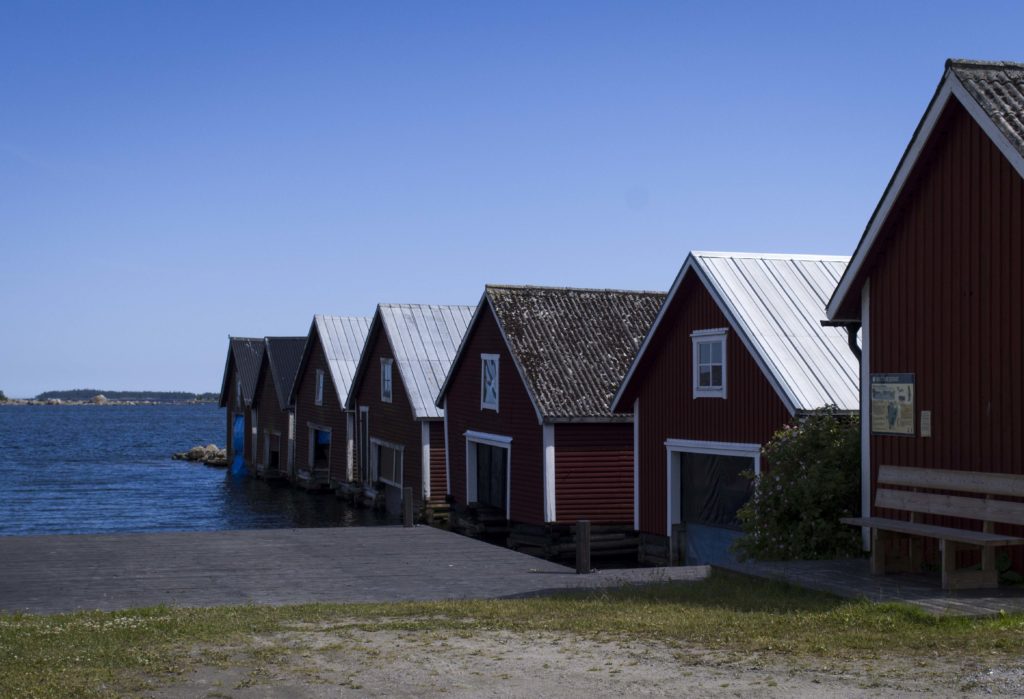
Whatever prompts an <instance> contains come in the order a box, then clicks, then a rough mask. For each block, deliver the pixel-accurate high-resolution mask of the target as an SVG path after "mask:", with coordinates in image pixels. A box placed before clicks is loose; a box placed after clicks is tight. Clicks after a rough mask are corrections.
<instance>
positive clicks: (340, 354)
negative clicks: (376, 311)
mask: <svg viewBox="0 0 1024 699" xmlns="http://www.w3.org/2000/svg"><path fill="white" fill-rule="evenodd" d="M370 320H371V319H370V318H357V317H352V316H325V315H317V316H314V317H313V324H314V325H315V326H316V330H317V334H318V335H319V336H320V344H321V346H322V347H323V349H324V354H325V355H326V357H327V365H328V367H330V371H331V380H332V381H333V382H334V386H335V388H336V389H337V391H338V400H339V401H340V403H341V404H342V405H345V403H346V402H347V400H348V391H349V389H350V388H351V387H352V377H353V376H355V373H356V365H357V364H358V363H359V355H360V354H362V352H363V345H364V344H365V343H366V334H367V333H368V332H369V330H370Z"/></svg>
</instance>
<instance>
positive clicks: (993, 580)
mask: <svg viewBox="0 0 1024 699" xmlns="http://www.w3.org/2000/svg"><path fill="white" fill-rule="evenodd" d="M883 486H899V487H900V489H896V488H893V487H883ZM922 489H924V490H931V491H935V490H942V491H947V492H956V493H972V494H973V495H971V496H965V495H947V494H942V493H935V492H921V490H922ZM994 495H1000V496H1010V497H1024V476H1018V475H1014V474H1007V473H984V472H976V471H946V470H941V469H931V468H911V467H907V466H880V467H879V469H878V488H877V491H876V493H875V507H876V508H885V509H889V510H901V511H904V512H909V513H910V520H909V521H907V520H902V519H889V518H886V517H845V518H843V519H842V520H841V521H842V522H843V523H845V524H853V525H856V526H860V527H870V528H871V572H872V573H874V574H875V575H884V574H885V573H886V572H887V571H889V572H895V571H897V570H900V571H909V572H919V571H920V569H921V544H922V541H921V538H922V537H926V538H932V539H938V540H939V541H940V542H941V548H942V587H943V589H945V590H962V589H969V588H987V587H996V586H998V585H999V573H998V571H997V570H996V552H995V549H996V547H997V546H1019V545H1024V537H1018V536H1007V535H1005V534H996V533H995V524H996V523H1000V524H1017V525H1024V503H1021V502H1010V501H1008V500H996V499H994V498H993V497H992V496H994ZM979 496H980V497H979ZM924 514H930V515H940V516H947V517H961V518H964V519H974V520H979V521H981V522H982V529H981V531H977V530H974V529H957V528H955V527H942V526H938V525H934V524H923V523H922V522H921V521H920V520H921V515H924ZM894 535H895V536H894ZM896 538H907V539H909V555H908V556H906V557H903V558H895V559H894V558H893V557H891V556H887V552H886V548H887V547H886V542H887V541H889V540H892V539H896ZM965 546H971V547H980V548H981V570H958V569H957V567H956V553H957V551H958V550H960V549H961V548H963V547H965Z"/></svg>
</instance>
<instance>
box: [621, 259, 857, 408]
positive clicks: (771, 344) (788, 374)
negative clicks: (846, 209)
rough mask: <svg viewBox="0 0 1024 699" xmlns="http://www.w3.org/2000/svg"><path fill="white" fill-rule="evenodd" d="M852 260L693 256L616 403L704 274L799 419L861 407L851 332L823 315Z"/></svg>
mask: <svg viewBox="0 0 1024 699" xmlns="http://www.w3.org/2000/svg"><path fill="white" fill-rule="evenodd" d="M849 260H850V258H848V257H833V256H820V255H759V254H749V253H727V252H692V253H690V255H689V256H688V257H687V258H686V262H685V263H684V264H683V267H682V269H680V270H679V274H678V275H677V276H676V279H675V282H674V283H673V284H672V288H671V290H670V291H669V294H668V299H667V300H666V301H665V304H664V305H663V306H662V308H661V310H660V311H659V313H658V318H657V320H655V322H654V325H653V326H652V327H651V331H650V333H648V335H647V337H646V338H645V339H644V344H643V347H642V348H641V349H640V351H639V352H638V353H637V356H636V358H635V359H634V360H633V363H632V366H631V367H630V368H629V371H628V373H627V374H626V378H625V380H623V382H622V386H621V387H620V388H619V390H618V392H617V393H616V395H615V399H614V401H613V403H612V405H613V407H614V408H616V409H618V410H629V406H627V405H620V403H621V401H622V398H623V395H624V394H625V393H626V391H627V390H628V389H629V385H630V382H631V381H633V379H634V376H635V372H636V369H637V366H638V365H639V364H640V361H641V359H642V358H643V356H644V354H645V353H646V352H648V351H653V350H651V348H650V345H651V343H652V340H653V338H654V337H655V334H656V333H657V330H658V328H659V326H660V325H661V323H662V321H663V320H664V317H665V315H666V313H667V312H668V308H669V306H670V305H671V304H672V300H673V299H674V298H675V296H676V294H677V293H678V292H679V288H680V285H681V284H682V282H683V279H685V277H686V275H688V274H695V275H697V277H698V279H700V281H701V282H702V283H703V284H704V286H705V287H706V288H707V290H708V292H709V293H710V294H711V296H712V298H713V299H714V300H715V303H716V304H718V307H719V308H720V309H721V310H722V313H723V314H724V315H725V317H726V319H727V320H728V321H729V325H730V326H731V327H732V328H733V329H734V330H735V331H736V333H737V334H738V335H739V337H740V339H741V340H742V341H743V344H744V346H745V347H746V348H747V350H748V351H749V352H750V354H751V355H752V356H753V357H754V360H755V361H756V362H757V363H758V366H760V368H761V370H762V371H763V372H764V374H765V376H766V377H767V378H768V380H769V382H770V383H771V384H772V385H773V386H774V387H775V390H776V392H777V393H778V394H779V398H780V399H781V400H782V402H783V404H784V405H785V406H786V407H787V408H788V409H789V411H790V412H791V413H794V414H795V413H797V412H799V411H804V410H813V409H814V408H820V407H822V406H825V405H829V404H832V405H836V406H838V407H839V408H840V409H841V410H849V411H855V410H857V409H858V406H859V392H858V387H859V383H860V367H859V363H858V361H857V358H856V357H854V355H853V352H851V351H850V348H849V346H848V342H847V341H848V338H847V335H846V330H845V329H843V328H836V327H822V326H821V318H822V315H823V313H822V309H823V308H824V304H825V301H826V300H827V299H828V297H829V294H830V293H832V290H833V289H834V288H835V284H836V281H837V280H838V279H839V277H840V276H841V275H842V273H843V270H844V269H845V267H846V265H847V263H848V262H849Z"/></svg>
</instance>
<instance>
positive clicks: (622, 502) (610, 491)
mask: <svg viewBox="0 0 1024 699" xmlns="http://www.w3.org/2000/svg"><path fill="white" fill-rule="evenodd" d="M555 516H556V517H557V518H558V521H559V522H561V523H566V524H572V523H574V522H575V521H576V520H578V519H589V520H590V521H591V522H593V523H594V524H629V525H630V526H632V524H633V425H632V424H631V423H621V422H620V423H595V424H557V425H555Z"/></svg>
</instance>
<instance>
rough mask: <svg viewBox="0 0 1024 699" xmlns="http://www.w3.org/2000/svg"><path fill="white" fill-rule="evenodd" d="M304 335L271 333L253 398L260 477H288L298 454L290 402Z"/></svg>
mask: <svg viewBox="0 0 1024 699" xmlns="http://www.w3.org/2000/svg"><path fill="white" fill-rule="evenodd" d="M305 346H306V338H305V337H268V338H266V341H265V348H264V350H263V361H262V362H260V370H259V374H258V375H257V378H256V392H255V393H254V394H253V399H252V413H253V421H254V423H255V425H256V452H255V455H254V457H253V461H254V463H255V465H256V469H255V470H256V475H258V476H260V477H261V478H267V479H276V478H289V477H290V476H291V473H292V463H293V460H294V456H295V413H294V411H293V410H292V405H291V402H290V401H291V393H292V386H294V384H295V373H296V372H297V371H298V369H299V362H301V361H302V351H303V349H304V348H305Z"/></svg>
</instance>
